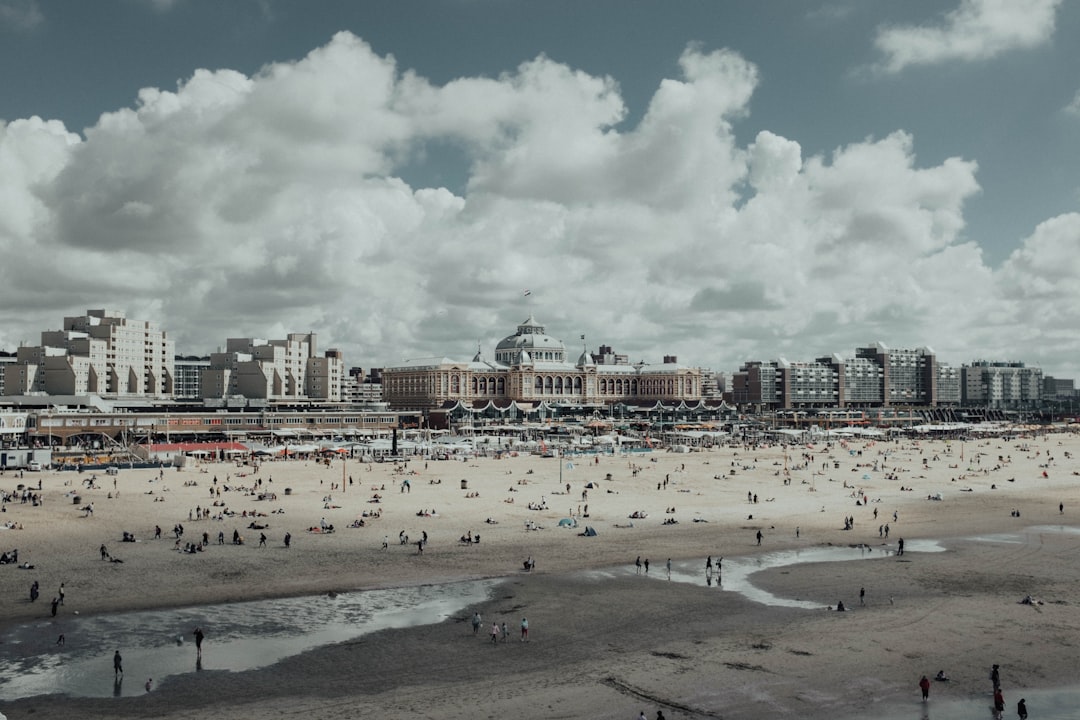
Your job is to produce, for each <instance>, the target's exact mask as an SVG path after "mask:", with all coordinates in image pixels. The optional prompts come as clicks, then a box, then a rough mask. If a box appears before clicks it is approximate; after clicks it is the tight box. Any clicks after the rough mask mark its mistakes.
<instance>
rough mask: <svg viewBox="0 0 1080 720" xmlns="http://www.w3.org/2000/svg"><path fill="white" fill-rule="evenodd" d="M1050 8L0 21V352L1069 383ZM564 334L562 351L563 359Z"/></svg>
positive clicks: (145, 6)
mask: <svg viewBox="0 0 1080 720" xmlns="http://www.w3.org/2000/svg"><path fill="white" fill-rule="evenodd" d="M1077 38H1080V3H1076V2H1065V1H1063V0H905V2H902V3H901V2H893V1H891V0H819V1H815V0H768V1H762V2H735V1H730V2H721V1H719V0H718V1H716V2H704V1H694V0H683V1H681V2H662V1H659V0H657V1H655V2H652V1H647V0H617V1H616V0H590V1H589V2H580V1H579V0H566V1H564V0H547V1H546V2H535V1H534V0H443V1H441V2H435V1H434V0H397V1H395V2H377V1H375V0H370V1H361V0H319V1H318V2H299V1H293V0H230V1H229V2H212V1H210V0H99V1H97V2H92V3H91V2H84V1H83V0H0V69H2V72H0V258H2V261H0V349H4V350H8V351H13V350H15V349H16V348H17V347H18V346H19V345H20V344H29V345H33V344H37V343H38V342H39V341H40V333H41V331H42V330H50V329H58V328H60V327H61V325H62V322H63V318H64V317H65V316H69V315H80V314H83V313H84V312H85V311H86V310H87V309H89V308H111V309H118V310H122V311H124V312H125V313H126V315H127V316H128V317H129V318H135V319H139V320H151V321H153V322H155V323H157V324H158V325H159V326H160V327H161V328H162V329H164V330H166V331H167V332H168V334H169V336H170V337H172V338H173V339H174V340H175V341H176V347H177V352H178V353H180V354H185V355H202V354H207V353H209V352H213V351H215V350H216V349H217V348H218V347H219V346H224V344H225V339H226V338H228V337H247V336H254V337H262V338H281V337H284V336H285V335H286V334H287V333H290V332H316V333H318V336H319V348H320V350H324V349H328V348H331V347H333V348H339V349H341V350H342V351H343V352H344V355H345V360H346V363H347V364H348V365H350V366H362V367H373V366H374V367H378V366H385V365H393V364H396V363H398V362H400V361H402V360H405V359H413V358H420V357H429V356H446V357H449V358H451V359H455V360H457V359H468V358H470V357H472V355H473V354H475V353H476V351H477V349H478V348H479V349H480V350H481V351H482V353H483V354H484V356H485V357H486V358H488V359H491V358H492V357H493V355H494V346H495V344H496V343H497V342H498V340H499V339H501V338H502V337H505V336H507V335H509V334H512V333H513V332H514V330H515V328H516V326H517V325H518V324H519V323H521V322H522V321H524V320H525V319H526V318H527V317H529V316H530V315H534V316H535V318H536V320H537V321H538V322H540V323H541V324H544V325H545V326H546V327H547V332H548V333H549V334H550V335H553V336H555V337H559V338H561V339H563V340H564V341H565V343H566V345H567V346H568V348H569V350H570V352H569V353H568V355H569V356H570V357H571V358H576V357H577V355H578V353H579V348H581V347H582V346H583V345H587V346H588V347H589V348H590V349H592V350H595V349H596V348H597V346H599V345H601V344H604V345H610V346H612V347H613V348H614V350H615V352H618V353H623V354H626V355H628V356H629V357H630V359H631V361H632V362H636V361H639V360H640V361H644V362H647V363H659V362H661V361H662V359H663V356H664V355H675V356H677V357H678V361H679V362H680V363H681V364H684V365H691V366H702V367H707V368H711V369H712V370H716V371H724V372H732V371H734V370H736V369H737V368H738V367H739V366H740V365H741V364H742V363H743V362H746V361H749V360H774V359H778V358H784V359H787V360H789V361H793V362H794V361H810V360H813V359H814V358H817V357H821V356H824V355H831V354H834V353H835V354H839V355H841V356H843V357H849V356H851V355H853V354H854V349H855V348H857V347H864V346H867V345H870V344H873V343H876V342H882V343H884V344H885V345H887V346H890V347H895V348H916V347H930V348H932V349H933V350H934V351H935V352H936V353H937V357H938V359H939V360H940V361H943V362H946V363H950V364H952V365H955V366H958V365H961V364H964V363H969V362H972V361H975V360H991V361H997V360H1000V361H1023V362H1025V363H1027V364H1029V365H1035V366H1040V367H1042V368H1043V370H1044V372H1045V373H1046V374H1049V375H1054V376H1057V377H1077V378H1080V334H1078V330H1080V282H1078V281H1077V280H1078V278H1080V162H1077V160H1078V158H1080V42H1077ZM582 335H584V336H585V341H584V342H582V341H581V340H580V339H579V338H580V337H581V336H582Z"/></svg>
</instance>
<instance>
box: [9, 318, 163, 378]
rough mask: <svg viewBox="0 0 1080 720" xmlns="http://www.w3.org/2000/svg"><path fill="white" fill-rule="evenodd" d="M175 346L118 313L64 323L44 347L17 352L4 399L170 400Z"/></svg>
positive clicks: (46, 335)
mask: <svg viewBox="0 0 1080 720" xmlns="http://www.w3.org/2000/svg"><path fill="white" fill-rule="evenodd" d="M173 354H174V349H173V341H172V340H170V339H169V338H168V337H167V335H166V334H165V333H164V332H163V331H161V330H159V329H158V327H157V325H155V324H154V323H151V322H148V321H136V320H129V319H127V318H125V317H124V314H123V313H122V312H119V311H117V310H87V312H86V314H85V315H80V316H73V317H65V318H64V327H63V329H62V330H46V331H44V332H42V333H41V344H40V345H37V346H28V347H21V348H19V349H18V352H17V355H16V361H15V363H14V365H12V366H9V367H8V368H7V372H6V373H5V388H4V390H5V393H6V394H8V395H26V394H31V393H41V394H46V395H91V394H92V395H100V396H102V397H108V398H147V399H160V398H169V397H172V393H173Z"/></svg>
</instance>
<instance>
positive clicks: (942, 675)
mask: <svg viewBox="0 0 1080 720" xmlns="http://www.w3.org/2000/svg"><path fill="white" fill-rule="evenodd" d="M934 679H935V680H937V681H938V682H948V681H949V678H948V677H947V676H946V675H945V671H944V670H938V671H937V675H935V676H934Z"/></svg>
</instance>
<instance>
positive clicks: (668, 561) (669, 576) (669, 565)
mask: <svg viewBox="0 0 1080 720" xmlns="http://www.w3.org/2000/svg"><path fill="white" fill-rule="evenodd" d="M667 579H668V580H670V579H671V558H668V559H667Z"/></svg>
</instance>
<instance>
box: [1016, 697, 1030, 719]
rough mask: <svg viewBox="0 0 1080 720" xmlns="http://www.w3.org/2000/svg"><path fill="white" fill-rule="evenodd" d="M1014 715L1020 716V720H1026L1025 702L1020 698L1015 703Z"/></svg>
mask: <svg viewBox="0 0 1080 720" xmlns="http://www.w3.org/2000/svg"><path fill="white" fill-rule="evenodd" d="M1016 714H1017V715H1019V716H1020V720H1027V700H1025V699H1024V698H1020V702H1018V703H1016Z"/></svg>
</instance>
